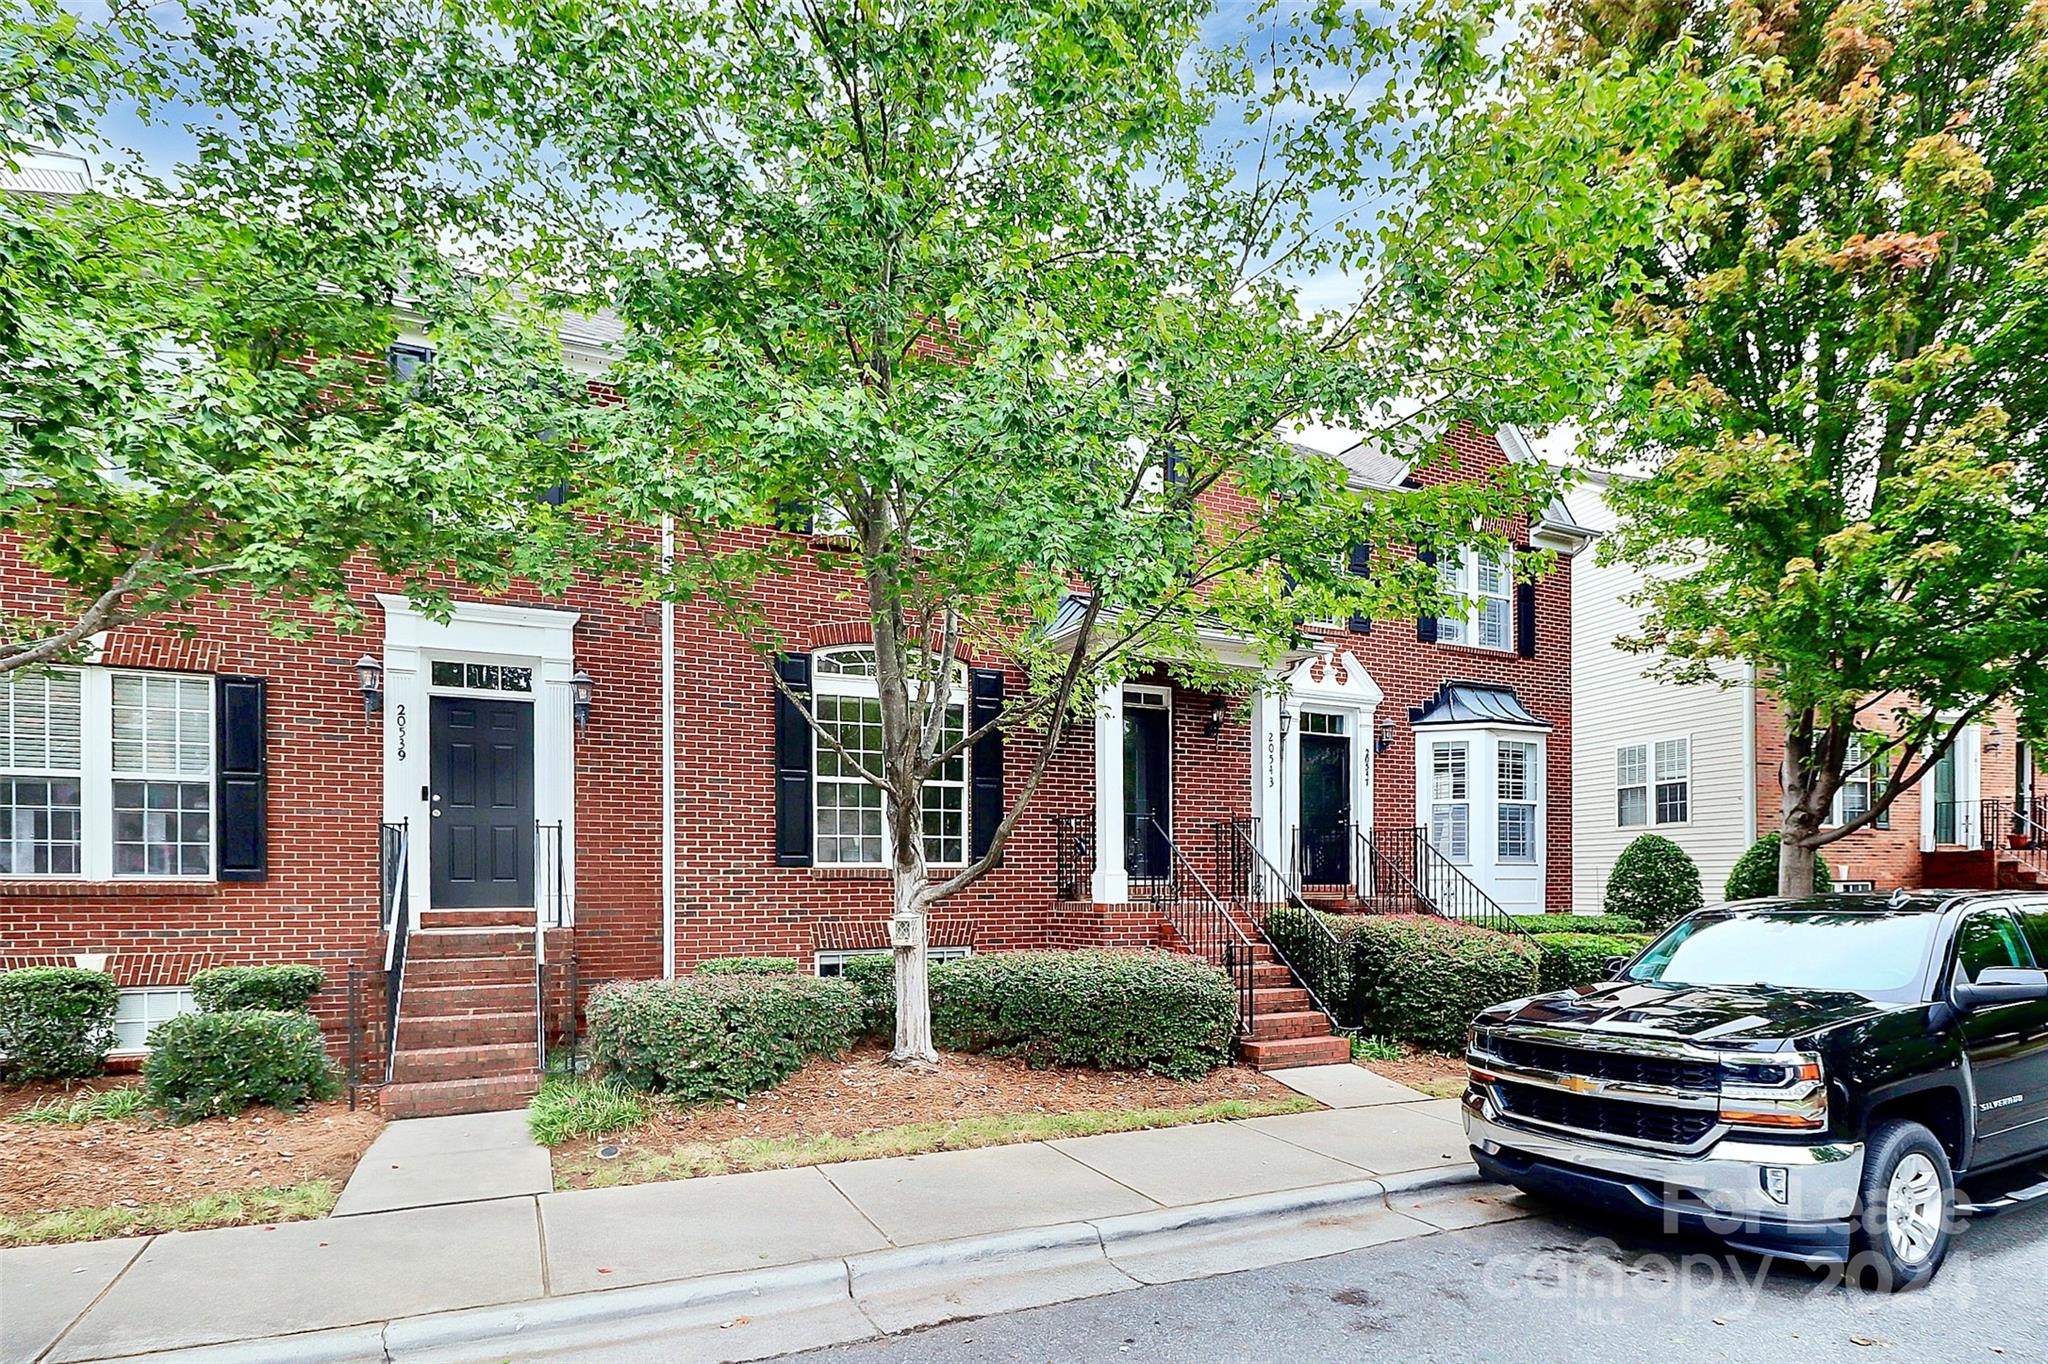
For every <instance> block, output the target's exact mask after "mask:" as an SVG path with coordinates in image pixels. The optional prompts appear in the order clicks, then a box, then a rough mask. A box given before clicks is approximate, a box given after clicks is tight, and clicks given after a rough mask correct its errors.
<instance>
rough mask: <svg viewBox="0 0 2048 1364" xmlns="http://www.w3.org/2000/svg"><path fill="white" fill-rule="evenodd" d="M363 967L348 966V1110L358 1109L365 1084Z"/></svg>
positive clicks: (346, 1073) (346, 1072)
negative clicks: (357, 1105) (358, 1091)
mask: <svg viewBox="0 0 2048 1364" xmlns="http://www.w3.org/2000/svg"><path fill="white" fill-rule="evenodd" d="M363 1031H364V1028H363V968H362V967H360V966H351V967H349V968H348V1066H347V1069H346V1070H345V1071H344V1074H345V1075H346V1077H347V1080H348V1111H349V1112H351V1113H353V1112H355V1111H356V1091H357V1090H359V1089H361V1088H362V1086H363Z"/></svg>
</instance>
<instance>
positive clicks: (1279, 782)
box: [1252, 692, 1288, 870]
mask: <svg viewBox="0 0 2048 1364" xmlns="http://www.w3.org/2000/svg"><path fill="white" fill-rule="evenodd" d="M1286 712H1287V698H1286V697H1284V696H1282V695H1280V694H1278V693H1276V692H1261V693H1260V694H1259V698H1258V700H1257V702H1255V703H1254V706H1253V709H1252V813H1253V814H1254V815H1256V816H1258V820H1259V851H1260V852H1262V853H1264V854H1265V855H1266V860H1267V861H1269V862H1271V863H1272V864H1273V865H1274V866H1276V867H1279V868H1281V869H1282V870H1285V869H1286V866H1287V863H1286V862H1285V861H1284V860H1283V854H1284V852H1285V849H1286V846H1287V805H1288V801H1287V771H1288V763H1287V735H1286V734H1285V733H1284V732H1283V730H1282V727H1281V717H1282V716H1283V715H1285V714H1286Z"/></svg>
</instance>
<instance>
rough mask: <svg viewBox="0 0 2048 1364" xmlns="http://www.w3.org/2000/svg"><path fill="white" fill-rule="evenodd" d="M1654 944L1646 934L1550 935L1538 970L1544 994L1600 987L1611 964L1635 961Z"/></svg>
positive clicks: (1544, 940) (1538, 982)
mask: <svg viewBox="0 0 2048 1364" xmlns="http://www.w3.org/2000/svg"><path fill="white" fill-rule="evenodd" d="M1649 941H1650V935H1648V934H1646V933H1637V934H1631V935H1628V936H1622V935H1619V934H1613V933H1549V934H1545V935H1544V937H1543V939H1542V945H1543V960H1542V962H1541V964H1540V965H1539V966H1538V968H1537V973H1536V986H1537V988H1538V989H1540V990H1569V989H1572V988H1573V987H1575V986H1580V985H1598V984H1599V983H1600V982H1601V981H1603V980H1605V979H1607V962H1608V960H1609V959H1610V958H1613V957H1633V956H1634V955H1635V954H1636V953H1637V952H1639V951H1641V950H1642V948H1643V947H1644V945H1645V944H1647V943H1648V942H1649Z"/></svg>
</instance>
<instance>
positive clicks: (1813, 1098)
mask: <svg viewBox="0 0 2048 1364" xmlns="http://www.w3.org/2000/svg"><path fill="white" fill-rule="evenodd" d="M1721 1121H1722V1122H1725V1123H1728V1124H1730V1125H1731V1126H1735V1127H1762V1128H1768V1129H1770V1130H1772V1131H1778V1132H1787V1131H1790V1132H1819V1131H1823V1130H1825V1129H1826V1127H1827V1125H1828V1087H1827V1082H1826V1080H1825V1079H1824V1078H1823V1077H1822V1075H1821V1066H1820V1057H1819V1055H1817V1054H1816V1053H1813V1052H1805V1051H1794V1052H1778V1053H1776V1054H1774V1055H1770V1056H1757V1057H1748V1056H1744V1057H1729V1058H1727V1059H1726V1060H1724V1061H1722V1062H1721Z"/></svg>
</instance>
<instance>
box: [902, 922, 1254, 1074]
mask: <svg viewBox="0 0 2048 1364" xmlns="http://www.w3.org/2000/svg"><path fill="white" fill-rule="evenodd" d="M1236 1036H1237V992H1236V990H1235V989H1234V988H1233V987H1232V986H1231V983H1230V978H1229V977H1228V976H1226V975H1224V974H1223V972H1222V971H1220V970H1218V969H1217V968H1216V967H1214V966H1211V965H1209V964H1208V963H1207V962H1205V961H1201V960H1199V959H1197V958H1195V957H1190V956H1181V955H1178V954H1169V953H1165V952H1112V951H1084V952H992V953H989V954H987V955H985V956H978V957H966V958H963V959H962V960H960V961H951V962H946V963H945V964H944V965H943V966H941V967H940V968H938V969H936V970H934V971H933V972H932V1037H933V1040H934V1041H935V1042H936V1043H937V1044H938V1045H939V1046H940V1047H942V1048H944V1049H946V1050H948V1051H971V1052H988V1053H990V1054H992V1055H996V1056H1016V1057H1021V1058H1022V1059H1023V1060H1024V1062H1025V1064H1027V1065H1030V1066H1034V1067H1040V1066H1054V1065H1060V1066H1093V1067H1095V1068H1096V1069H1098V1070H1146V1071H1150V1072H1152V1073H1153V1074H1155V1075H1168V1076H1174V1077H1176V1078H1180V1079H1196V1078H1198V1077H1200V1076H1203V1075H1207V1074H1208V1073H1209V1072H1210V1071H1212V1070H1214V1069H1215V1068H1216V1067H1218V1066H1220V1065H1224V1064H1226V1063H1227V1062H1228V1061H1229V1060H1230V1050H1231V1046H1232V1044H1233V1043H1234V1042H1235V1040H1236Z"/></svg>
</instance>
